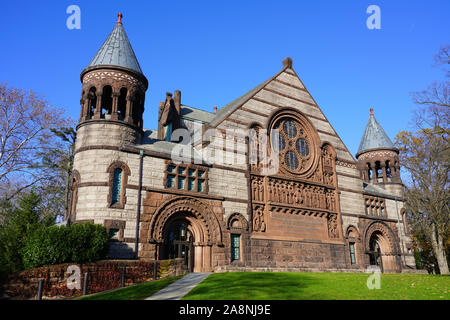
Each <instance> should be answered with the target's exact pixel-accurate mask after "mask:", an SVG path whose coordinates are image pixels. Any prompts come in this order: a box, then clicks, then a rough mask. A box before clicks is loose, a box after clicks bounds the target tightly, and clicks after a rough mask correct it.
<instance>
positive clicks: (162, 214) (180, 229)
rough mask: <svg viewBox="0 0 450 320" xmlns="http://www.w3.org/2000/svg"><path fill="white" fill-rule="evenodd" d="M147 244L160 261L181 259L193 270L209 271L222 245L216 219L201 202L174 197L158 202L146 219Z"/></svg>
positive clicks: (220, 232)
mask: <svg viewBox="0 0 450 320" xmlns="http://www.w3.org/2000/svg"><path fill="white" fill-rule="evenodd" d="M150 243H154V244H155V245H156V248H155V250H156V252H157V253H156V255H157V258H158V259H160V260H165V259H170V258H183V259H185V263H186V266H187V267H188V268H189V270H191V271H193V272H210V271H212V270H213V255H214V253H215V252H216V251H215V250H220V249H219V247H222V246H223V244H222V231H221V226H220V223H219V221H218V220H217V217H216V216H215V215H214V213H213V212H212V211H211V209H210V207H209V206H208V205H207V204H206V203H204V202H203V201H201V200H199V199H195V198H191V197H176V198H173V199H170V200H168V201H166V202H165V203H164V204H163V205H161V206H160V207H159V208H158V209H157V211H156V212H155V214H154V215H153V217H152V219H151V222H150Z"/></svg>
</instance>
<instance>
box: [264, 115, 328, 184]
mask: <svg viewBox="0 0 450 320" xmlns="http://www.w3.org/2000/svg"><path fill="white" fill-rule="evenodd" d="M286 118H290V119H291V120H293V121H294V122H295V123H297V124H298V125H299V126H300V127H301V130H303V131H304V132H305V136H306V138H303V139H305V140H306V141H307V144H308V149H309V151H308V154H309V155H308V156H307V160H306V165H305V166H301V169H297V170H289V169H288V168H287V166H286V165H284V164H283V162H284V160H283V159H284V158H281V161H280V172H281V173H283V174H287V175H289V176H291V175H294V176H301V177H306V178H309V177H311V176H312V175H313V174H314V173H315V172H316V169H317V168H318V166H319V162H320V158H321V150H320V145H321V141H320V138H319V135H318V133H317V130H316V129H315V127H314V125H313V124H312V122H311V121H310V120H309V119H308V117H307V116H306V115H305V114H303V113H302V112H300V111H299V110H297V109H294V108H290V107H286V108H281V109H278V110H275V111H274V112H272V114H271V115H270V116H269V117H268V119H267V122H266V124H265V129H266V130H267V132H266V134H267V137H268V139H267V142H268V143H267V144H268V146H269V150H272V148H273V147H272V137H271V131H272V129H273V128H274V127H275V126H276V125H277V123H279V122H280V121H283V119H286ZM297 132H298V131H297ZM300 132H301V131H300ZM297 136H298V134H297ZM300 138H301V137H300ZM300 140H301V139H300ZM283 150H290V149H289V148H288V149H286V148H284V149H283ZM270 152H271V151H270ZM283 152H284V151H283ZM280 153H281V154H282V152H281V151H280Z"/></svg>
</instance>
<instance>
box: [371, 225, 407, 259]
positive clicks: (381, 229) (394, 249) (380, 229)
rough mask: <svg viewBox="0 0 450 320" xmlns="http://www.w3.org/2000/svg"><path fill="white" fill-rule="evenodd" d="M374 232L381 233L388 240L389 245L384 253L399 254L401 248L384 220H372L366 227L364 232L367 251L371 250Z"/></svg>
mask: <svg viewBox="0 0 450 320" xmlns="http://www.w3.org/2000/svg"><path fill="white" fill-rule="evenodd" d="M374 233H379V234H381V235H382V237H383V238H384V239H386V240H387V243H388V247H387V248H386V250H385V252H383V254H384V255H398V254H399V252H400V250H399V248H398V245H397V241H396V239H395V236H394V234H393V232H392V230H391V228H389V226H388V225H387V224H386V223H385V222H382V221H375V222H372V223H371V224H369V225H368V226H367V227H366V231H365V233H364V235H365V236H364V248H365V250H366V251H370V239H371V236H372V235H373V234H374Z"/></svg>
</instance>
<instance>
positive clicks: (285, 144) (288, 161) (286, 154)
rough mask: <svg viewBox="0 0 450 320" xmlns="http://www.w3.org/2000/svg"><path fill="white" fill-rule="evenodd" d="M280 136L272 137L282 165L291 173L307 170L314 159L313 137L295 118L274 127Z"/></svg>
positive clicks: (282, 119) (288, 118)
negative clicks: (312, 152)
mask: <svg viewBox="0 0 450 320" xmlns="http://www.w3.org/2000/svg"><path fill="white" fill-rule="evenodd" d="M273 129H274V130H278V134H276V133H275V134H273V135H272V146H273V148H274V149H278V152H279V155H280V157H279V159H280V161H281V163H282V164H283V165H284V167H285V168H287V169H288V170H289V171H291V172H294V173H298V172H300V171H302V170H303V169H304V168H306V166H307V164H308V163H309V162H310V160H311V159H312V157H311V152H310V145H311V143H312V142H311V140H312V139H311V137H310V136H309V135H308V133H307V132H306V131H305V130H304V128H303V126H302V125H301V124H300V123H299V122H298V121H297V120H296V119H294V118H290V117H284V118H281V119H279V120H278V121H277V122H276V123H275V125H274V126H273Z"/></svg>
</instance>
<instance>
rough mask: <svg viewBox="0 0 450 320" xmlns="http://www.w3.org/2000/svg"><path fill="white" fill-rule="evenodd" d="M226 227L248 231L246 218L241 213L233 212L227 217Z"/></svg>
mask: <svg viewBox="0 0 450 320" xmlns="http://www.w3.org/2000/svg"><path fill="white" fill-rule="evenodd" d="M227 229H228V230H232V229H241V230H243V231H248V222H247V219H245V217H244V216H243V215H242V214H240V213H238V212H235V213H233V214H231V215H230V216H229V217H228V220H227Z"/></svg>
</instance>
